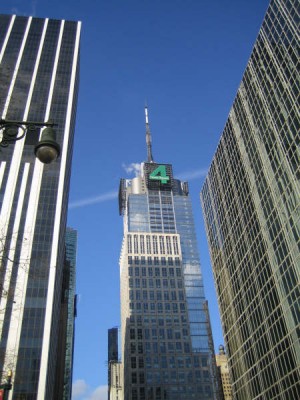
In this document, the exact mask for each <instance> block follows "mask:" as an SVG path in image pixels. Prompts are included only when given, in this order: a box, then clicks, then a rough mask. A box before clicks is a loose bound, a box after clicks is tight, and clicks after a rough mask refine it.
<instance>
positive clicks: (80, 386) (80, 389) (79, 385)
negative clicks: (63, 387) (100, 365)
mask: <svg viewBox="0 0 300 400" xmlns="http://www.w3.org/2000/svg"><path fill="white" fill-rule="evenodd" d="M87 390H88V385H87V384H86V382H85V381H84V380H83V379H78V380H77V381H75V382H74V383H73V385H72V399H74V400H75V399H79V396H82V395H84V394H85V393H86V392H87Z"/></svg>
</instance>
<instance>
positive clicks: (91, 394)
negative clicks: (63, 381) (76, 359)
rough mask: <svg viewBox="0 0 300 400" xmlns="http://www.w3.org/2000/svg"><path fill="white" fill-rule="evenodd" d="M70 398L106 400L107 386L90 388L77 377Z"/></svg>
mask: <svg viewBox="0 0 300 400" xmlns="http://www.w3.org/2000/svg"><path fill="white" fill-rule="evenodd" d="M72 400H107V386H106V385H101V386H98V387H97V388H96V389H91V388H90V387H89V386H88V384H87V383H86V382H85V380H83V379H78V380H77V381H75V382H74V383H73V386H72Z"/></svg>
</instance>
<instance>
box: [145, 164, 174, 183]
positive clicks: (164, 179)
mask: <svg viewBox="0 0 300 400" xmlns="http://www.w3.org/2000/svg"><path fill="white" fill-rule="evenodd" d="M149 178H150V179H152V180H158V181H161V183H168V181H169V180H170V178H169V177H168V176H167V170H166V166H165V165H160V166H159V167H157V168H156V169H155V170H154V171H152V172H151V174H150V175H149Z"/></svg>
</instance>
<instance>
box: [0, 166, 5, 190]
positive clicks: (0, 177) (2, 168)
mask: <svg viewBox="0 0 300 400" xmlns="http://www.w3.org/2000/svg"><path fill="white" fill-rule="evenodd" d="M5 168H6V161H2V163H1V166H0V189H1V187H2V181H3V176H4V172H5Z"/></svg>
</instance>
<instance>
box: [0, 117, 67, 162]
mask: <svg viewBox="0 0 300 400" xmlns="http://www.w3.org/2000/svg"><path fill="white" fill-rule="evenodd" d="M55 125H57V124H53V123H52V122H34V121H8V120H4V119H0V146H1V147H7V146H8V145H9V144H10V143H15V142H16V141H17V140H20V139H23V138H24V136H25V135H26V133H28V132H30V131H35V130H36V129H37V128H38V127H45V129H44V130H43V132H42V136H41V140H40V141H39V142H38V143H37V145H36V146H35V148H34V154H35V156H36V157H37V158H38V159H39V160H40V161H41V162H42V163H44V164H50V163H51V162H52V161H54V160H56V159H57V157H59V154H60V146H59V144H58V143H57V142H56V134H55V130H54V129H53V126H55Z"/></svg>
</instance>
